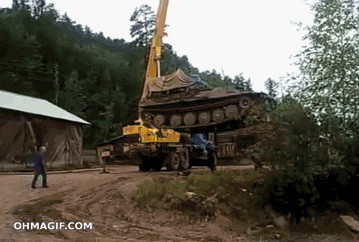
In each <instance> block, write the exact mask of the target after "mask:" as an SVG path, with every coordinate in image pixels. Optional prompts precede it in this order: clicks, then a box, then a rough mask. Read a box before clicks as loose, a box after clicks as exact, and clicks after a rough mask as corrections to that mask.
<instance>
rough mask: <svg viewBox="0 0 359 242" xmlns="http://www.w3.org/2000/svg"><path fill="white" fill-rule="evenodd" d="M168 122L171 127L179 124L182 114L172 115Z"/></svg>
mask: <svg viewBox="0 0 359 242" xmlns="http://www.w3.org/2000/svg"><path fill="white" fill-rule="evenodd" d="M170 124H171V126H173V127H177V126H180V125H181V124H182V116H181V115H178V114H175V115H172V116H171V119H170Z"/></svg>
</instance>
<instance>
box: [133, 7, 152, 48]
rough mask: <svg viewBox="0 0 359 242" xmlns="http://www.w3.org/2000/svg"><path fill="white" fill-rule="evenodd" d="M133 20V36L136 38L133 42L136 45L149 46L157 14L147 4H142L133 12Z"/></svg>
mask: <svg viewBox="0 0 359 242" xmlns="http://www.w3.org/2000/svg"><path fill="white" fill-rule="evenodd" d="M130 21H131V22H134V23H133V25H132V26H131V32H130V33H131V37H132V38H135V39H134V40H133V42H132V43H134V44H135V45H136V46H148V45H149V43H150V40H151V37H152V33H153V31H154V25H155V14H154V12H153V11H152V9H151V7H150V6H148V5H147V4H145V5H141V6H140V7H139V8H136V9H135V11H134V12H133V14H132V16H131V18H130Z"/></svg>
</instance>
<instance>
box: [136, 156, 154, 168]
mask: <svg viewBox="0 0 359 242" xmlns="http://www.w3.org/2000/svg"><path fill="white" fill-rule="evenodd" d="M136 159H137V162H138V168H139V171H149V170H150V169H151V166H150V165H151V163H150V162H148V160H147V159H145V158H144V157H141V156H139V155H137V157H136Z"/></svg>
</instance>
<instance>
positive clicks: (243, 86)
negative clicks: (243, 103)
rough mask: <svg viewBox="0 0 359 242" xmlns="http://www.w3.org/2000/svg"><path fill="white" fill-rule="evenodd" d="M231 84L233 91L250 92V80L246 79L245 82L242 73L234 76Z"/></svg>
mask: <svg viewBox="0 0 359 242" xmlns="http://www.w3.org/2000/svg"><path fill="white" fill-rule="evenodd" d="M232 84H234V86H235V89H237V90H240V91H244V92H252V91H253V90H252V83H251V79H250V78H248V79H247V80H246V79H245V78H244V76H243V73H240V74H239V75H236V76H235V77H234V79H233V80H232Z"/></svg>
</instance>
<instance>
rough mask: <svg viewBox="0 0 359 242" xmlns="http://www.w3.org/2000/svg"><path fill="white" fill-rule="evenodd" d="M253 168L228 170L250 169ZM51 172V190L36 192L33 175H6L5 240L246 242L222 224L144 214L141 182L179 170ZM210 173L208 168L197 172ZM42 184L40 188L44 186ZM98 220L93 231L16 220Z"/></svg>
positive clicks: (0, 221) (2, 192)
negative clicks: (136, 200)
mask: <svg viewBox="0 0 359 242" xmlns="http://www.w3.org/2000/svg"><path fill="white" fill-rule="evenodd" d="M246 168H248V167H241V168H239V167H236V168H234V167H225V168H224V169H246ZM108 170H109V172H110V173H109V174H100V171H101V169H99V170H90V171H86V172H76V173H55V174H54V173H50V174H49V175H48V183H49V186H50V188H48V189H43V188H39V189H35V190H34V189H31V188H30V184H31V179H32V174H27V175H0V180H1V182H0V234H1V237H0V240H1V239H5V240H6V241H18V240H24V239H28V240H50V239H51V240H55V241H56V240H57V241H62V240H69V239H70V240H75V239H79V240H93V241H97V240H98V241H100V240H101V241H102V240H107V241H124V240H126V241H149V240H152V241H153V240H156V241H229V240H231V241H241V240H242V239H241V238H238V237H236V236H235V237H233V236H234V235H233V234H231V233H229V232H226V231H224V230H223V227H221V226H219V225H218V224H225V223H226V221H222V222H221V223H205V224H191V223H190V222H188V221H186V222H185V221H181V217H180V216H179V215H176V214H174V213H173V212H170V211H168V212H167V211H161V213H160V214H159V213H158V212H157V211H156V213H155V212H151V211H146V212H145V211H140V210H138V209H136V208H135V207H134V206H133V204H132V202H131V196H132V194H133V192H134V191H135V188H136V186H137V185H138V184H140V183H142V182H143V181H145V180H148V179H152V178H153V177H158V176H176V173H173V172H166V171H161V172H153V173H139V172H137V170H138V168H137V167H135V166H117V167H109V168H108ZM193 172H195V173H207V172H209V170H208V169H207V168H198V169H193ZM39 185H40V183H39V184H38V186H39ZM20 221H25V222H33V221H40V222H42V221H45V222H70V221H71V222H92V224H93V229H92V230H34V231H31V230H30V231H29V230H15V229H14V223H15V222H20Z"/></svg>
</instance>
